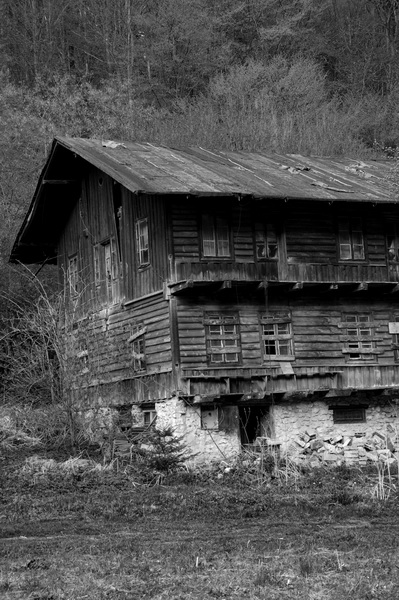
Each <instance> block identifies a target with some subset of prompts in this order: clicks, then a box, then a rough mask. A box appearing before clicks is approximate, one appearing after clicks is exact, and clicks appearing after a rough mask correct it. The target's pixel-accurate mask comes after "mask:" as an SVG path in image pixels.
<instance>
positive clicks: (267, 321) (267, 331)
mask: <svg viewBox="0 0 399 600" xmlns="http://www.w3.org/2000/svg"><path fill="white" fill-rule="evenodd" d="M261 327H262V345H263V353H264V355H265V357H266V358H278V359H279V360H281V359H282V358H294V341H293V336H292V323H291V316H290V315H289V314H287V313H286V314H278V313H276V314H275V315H270V314H268V315H264V316H262V317H261Z"/></svg>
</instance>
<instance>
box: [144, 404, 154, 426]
mask: <svg viewBox="0 0 399 600" xmlns="http://www.w3.org/2000/svg"><path fill="white" fill-rule="evenodd" d="M156 418H157V413H156V410H155V408H153V409H147V410H143V422H144V427H150V426H151V425H153V423H155V419H156Z"/></svg>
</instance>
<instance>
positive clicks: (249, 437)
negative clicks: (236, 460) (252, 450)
mask: <svg viewBox="0 0 399 600" xmlns="http://www.w3.org/2000/svg"><path fill="white" fill-rule="evenodd" d="M238 415H239V420H240V435H241V443H242V444H253V443H254V442H255V440H256V438H257V437H264V436H270V422H269V408H268V407H265V406H240V407H239V409H238Z"/></svg>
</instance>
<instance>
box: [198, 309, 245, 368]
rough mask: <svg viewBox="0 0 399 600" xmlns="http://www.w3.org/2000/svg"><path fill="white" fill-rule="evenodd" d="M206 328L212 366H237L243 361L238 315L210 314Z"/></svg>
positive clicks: (207, 317) (207, 316) (206, 320)
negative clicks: (230, 364)
mask: <svg viewBox="0 0 399 600" xmlns="http://www.w3.org/2000/svg"><path fill="white" fill-rule="evenodd" d="M205 327H206V347H207V355H208V361H209V362H210V363H212V364H226V363H227V364H228V363H233V364H234V363H235V364H237V363H238V362H239V361H240V359H241V344H240V332H239V323H238V315H237V314H230V315H227V314H214V313H208V314H206V316H205Z"/></svg>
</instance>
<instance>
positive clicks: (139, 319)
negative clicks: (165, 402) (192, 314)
mask: <svg viewBox="0 0 399 600" xmlns="http://www.w3.org/2000/svg"><path fill="white" fill-rule="evenodd" d="M139 325H143V326H144V327H145V361H146V370H145V371H142V372H135V370H134V367H133V354H132V343H131V341H129V340H130V338H131V337H132V333H133V332H134V330H135V329H134V328H137V326H139ZM72 338H73V339H72ZM70 339H71V341H72V342H73V343H70V348H71V351H72V352H73V353H74V355H75V359H76V357H77V356H78V354H79V352H81V350H82V349H83V348H84V349H85V350H87V359H86V360H85V363H84V365H83V364H82V367H83V366H84V368H85V369H86V370H87V372H86V374H84V373H83V372H81V373H80V374H78V375H79V377H78V379H77V381H76V385H77V386H79V385H84V386H85V387H93V386H99V385H103V384H106V383H115V382H119V381H123V380H133V379H134V380H137V381H136V383H134V384H131V387H132V389H134V390H135V393H138V390H141V391H140V399H141V400H140V401H144V399H154V398H155V397H156V399H158V398H159V397H164V394H165V393H166V392H165V386H167V387H168V393H170V387H171V370H172V369H171V336H170V321H169V306H168V302H167V301H165V300H164V298H163V295H162V293H160V294H153V295H151V296H150V297H148V298H143V299H142V300H140V301H139V302H134V303H131V304H130V305H129V306H127V307H126V308H118V309H117V310H114V311H112V312H109V311H108V310H107V309H104V310H103V311H100V312H99V313H97V314H93V315H91V316H90V317H87V318H86V319H83V320H81V321H80V322H78V323H77V324H76V326H75V328H74V330H73V332H71V334H70ZM157 389H158V391H159V394H160V396H157V393H158V392H157ZM146 390H147V392H146ZM132 400H133V401H136V399H135V398H133V399H132Z"/></svg>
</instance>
